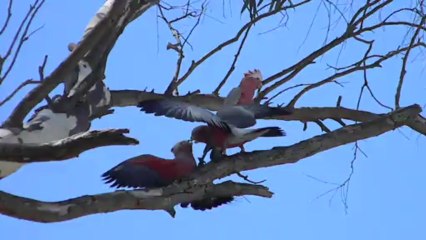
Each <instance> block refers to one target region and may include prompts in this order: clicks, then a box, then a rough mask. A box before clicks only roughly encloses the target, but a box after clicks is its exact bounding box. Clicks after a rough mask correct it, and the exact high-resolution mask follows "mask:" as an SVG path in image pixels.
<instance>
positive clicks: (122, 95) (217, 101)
mask: <svg viewBox="0 0 426 240" xmlns="http://www.w3.org/2000/svg"><path fill="white" fill-rule="evenodd" d="M111 97H112V106H116V107H128V106H137V105H138V103H139V102H141V101H145V100H150V99H161V98H164V97H166V96H165V95H163V94H158V93H153V92H146V91H137V90H119V91H111ZM167 97H169V96H167ZM175 98H177V99H180V100H183V101H187V102H190V103H192V104H195V105H197V106H201V107H204V108H208V109H210V110H212V111H217V110H218V109H219V108H220V107H221V106H223V98H221V97H217V96H214V95H205V94H195V95H189V96H180V97H175ZM292 111H293V112H292V114H290V115H285V116H284V115H283V116H276V117H274V118H271V119H278V120H284V121H301V122H310V121H311V122H315V121H316V120H324V119H332V120H336V119H347V120H352V121H355V122H366V121H371V120H373V119H376V118H378V117H380V116H381V114H375V113H372V112H368V111H362V110H355V109H350V108H345V107H341V106H339V107H301V108H294V109H292ZM408 126H409V127H410V128H412V129H413V130H415V131H417V132H419V133H421V134H423V135H425V136H426V120H425V119H424V118H423V117H421V116H420V115H419V116H417V117H416V119H415V120H414V121H413V122H410V123H408Z"/></svg>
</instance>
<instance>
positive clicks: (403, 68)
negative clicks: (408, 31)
mask: <svg viewBox="0 0 426 240" xmlns="http://www.w3.org/2000/svg"><path fill="white" fill-rule="evenodd" d="M425 21H426V16H423V17H422V18H421V21H420V23H419V26H423V25H424V23H425ZM420 30H421V27H417V29H416V31H415V32H414V34H413V37H411V40H410V45H409V46H408V49H407V51H406V52H405V55H404V57H403V58H402V66H401V73H400V75H399V82H398V86H397V88H396V93H395V109H398V108H399V99H400V97H401V90H402V84H403V83H404V77H405V73H406V72H407V71H406V67H407V60H408V56H409V55H410V52H411V50H412V49H413V48H414V45H415V44H416V40H417V37H418V36H419V33H420Z"/></svg>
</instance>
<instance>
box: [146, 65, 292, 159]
mask: <svg viewBox="0 0 426 240" xmlns="http://www.w3.org/2000/svg"><path fill="white" fill-rule="evenodd" d="M261 86H262V74H261V73H260V71H259V70H254V71H253V72H248V73H246V74H245V75H244V78H243V79H242V80H241V82H240V85H239V87H236V88H233V89H232V90H231V91H230V93H229V94H228V96H227V97H226V98H225V99H224V104H223V106H221V107H220V108H219V109H218V110H217V112H216V114H214V113H212V112H211V111H209V110H207V109H205V108H202V107H199V106H196V105H193V104H191V103H188V102H184V101H179V100H175V99H172V98H165V99H157V100H146V101H142V102H140V103H139V105H138V106H139V107H141V111H145V112H146V113H154V114H155V115H156V116H167V117H171V118H176V119H181V120H185V121H191V122H205V123H207V125H208V126H204V127H202V126H200V127H198V128H196V129H194V131H193V134H192V135H193V137H196V138H197V139H198V140H197V139H194V140H197V141H199V142H207V140H205V138H207V137H210V136H214V137H215V140H211V141H213V142H210V143H207V145H206V148H205V149H204V153H203V157H202V158H199V160H200V163H203V159H204V157H205V155H206V154H207V152H208V151H209V150H210V149H212V147H220V148H221V149H222V152H223V150H224V149H226V148H230V147H236V146H243V144H244V143H245V142H248V141H252V140H254V139H256V138H258V137H261V136H264V137H279V136H284V135H285V133H284V132H283V131H282V130H281V129H279V128H278V127H270V128H261V129H245V128H248V127H251V126H254V125H255V124H256V119H258V118H264V117H272V116H277V115H289V114H291V113H292V112H291V111H289V110H288V109H285V108H278V107H269V106H268V105H261V104H257V103H254V101H253V97H254V94H255V91H256V89H259V88H260V87H261ZM194 134H195V135H194ZM203 138H204V140H203ZM201 140H202V141H201ZM215 145H216V146H215Z"/></svg>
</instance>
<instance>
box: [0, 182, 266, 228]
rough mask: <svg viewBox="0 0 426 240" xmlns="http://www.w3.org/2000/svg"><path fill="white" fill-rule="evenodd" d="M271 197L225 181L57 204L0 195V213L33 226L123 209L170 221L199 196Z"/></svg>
mask: <svg viewBox="0 0 426 240" xmlns="http://www.w3.org/2000/svg"><path fill="white" fill-rule="evenodd" d="M243 195H253V196H259V197H266V198H270V197H272V195H273V193H272V192H270V191H269V189H268V188H267V187H264V186H262V185H251V184H244V183H235V182H232V181H227V182H224V183H220V184H209V185H203V186H194V187H190V188H188V189H186V191H185V192H182V189H180V188H175V187H172V188H162V189H161V188H160V189H152V190H150V191H144V190H133V191H116V192H111V193H104V194H98V195H89V196H87V195H86V196H81V197H77V198H73V199H69V200H65V201H59V202H43V201H38V200H34V199H30V198H25V197H19V196H16V195H12V194H9V193H6V192H3V191H0V213H1V214H3V215H7V216H11V217H14V218H19V219H25V220H30V221H35V222H44V223H48V222H61V221H66V220H70V219H74V218H78V217H82V216H87V215H91V214H97V213H108V212H115V211H119V210H125V209H145V210H164V211H166V212H168V213H169V214H170V215H171V216H172V217H174V216H175V214H176V212H175V210H174V206H176V205H178V204H179V203H182V202H185V201H189V202H191V201H195V200H201V199H202V198H203V196H209V197H223V196H243Z"/></svg>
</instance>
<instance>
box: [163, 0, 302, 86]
mask: <svg viewBox="0 0 426 240" xmlns="http://www.w3.org/2000/svg"><path fill="white" fill-rule="evenodd" d="M308 2H310V0H304V1H301V2H299V3H297V4H291V5H289V6H281V7H279V8H276V9H274V10H272V11H270V12H267V13H264V14H261V15H258V16H257V17H255V18H254V19H252V20H251V21H250V22H248V23H246V24H245V25H244V26H243V27H242V28H241V29H240V30H239V31H238V32H237V34H236V35H235V37H233V38H231V39H228V40H226V41H225V42H222V43H221V44H219V45H218V46H217V47H215V48H214V49H212V50H211V51H210V52H208V53H206V54H205V55H204V56H203V57H201V58H200V59H199V60H197V61H192V63H191V65H190V66H189V68H188V70H187V71H186V73H184V74H183V76H182V77H181V78H179V79H178V80H177V81H175V82H174V83H173V86H170V85H169V87H168V88H167V89H175V88H177V87H178V86H179V85H180V84H181V83H183V82H184V81H185V80H186V79H187V78H188V77H189V76H190V75H191V74H192V72H193V71H194V70H195V69H196V68H197V67H198V66H200V65H201V64H202V63H203V62H204V61H206V60H207V59H209V58H210V57H211V56H213V55H214V54H216V53H218V52H219V51H221V50H222V49H223V48H224V47H227V46H229V45H231V44H233V43H235V42H237V41H238V39H239V38H240V37H241V36H242V35H243V33H244V32H246V30H247V29H248V28H249V27H251V26H253V25H254V24H255V23H257V22H259V21H260V20H262V19H265V18H268V17H270V16H273V15H275V14H277V13H280V12H282V11H286V10H288V9H295V8H297V7H299V6H302V5H304V4H306V3H308Z"/></svg>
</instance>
